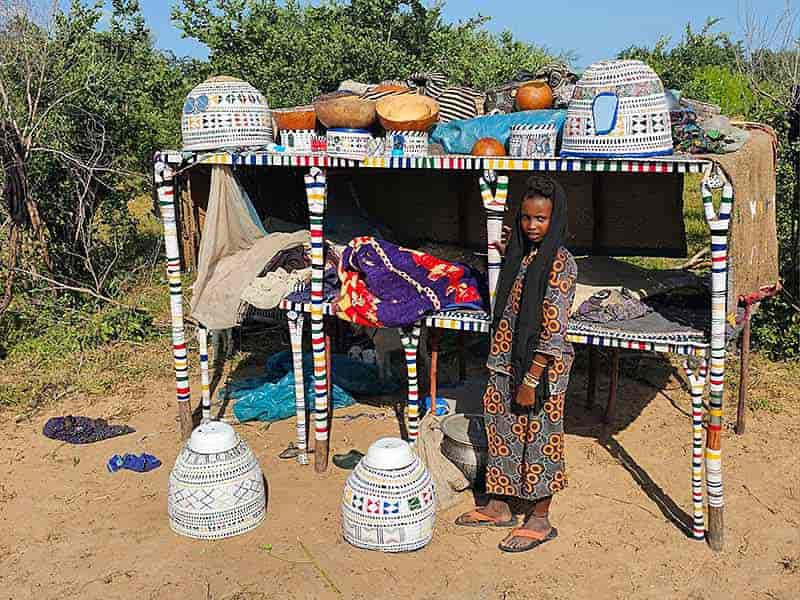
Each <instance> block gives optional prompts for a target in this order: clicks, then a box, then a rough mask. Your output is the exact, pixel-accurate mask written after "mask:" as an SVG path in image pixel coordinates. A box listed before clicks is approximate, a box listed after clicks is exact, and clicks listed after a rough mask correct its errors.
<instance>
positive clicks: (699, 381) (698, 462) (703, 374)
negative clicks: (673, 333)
mask: <svg viewBox="0 0 800 600" xmlns="http://www.w3.org/2000/svg"><path fill="white" fill-rule="evenodd" d="M683 369H684V371H686V375H687V377H688V378H689V391H690V393H691V395H692V507H693V510H692V512H693V517H692V536H693V537H694V538H695V539H696V540H702V539H704V538H705V536H706V524H705V514H704V512H703V390H705V389H706V381H707V379H708V362H707V361H706V360H705V359H703V360H702V362H701V363H700V366H699V367H698V368H697V369H696V370H695V369H693V368H692V367H691V366H690V365H689V362H688V361H686V362H685V363H683Z"/></svg>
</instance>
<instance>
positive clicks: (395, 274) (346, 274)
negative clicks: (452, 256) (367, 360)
mask: <svg viewBox="0 0 800 600" xmlns="http://www.w3.org/2000/svg"><path fill="white" fill-rule="evenodd" d="M339 278H340V279H341V281H342V289H341V294H340V297H339V302H338V313H337V314H338V316H339V317H340V318H342V319H344V320H346V321H352V322H353V323H357V324H359V325H366V326H369V327H405V326H408V325H411V324H412V323H415V322H417V321H419V319H420V317H422V316H423V315H424V314H425V313H427V312H430V311H434V310H441V309H442V308H445V307H450V306H469V307H473V308H474V307H478V308H483V303H482V298H481V295H480V292H479V289H478V285H479V284H478V278H477V276H476V274H475V273H473V271H472V270H471V269H470V268H469V267H467V266H466V265H461V264H458V263H449V262H446V261H443V260H441V259H439V258H436V257H435V256H431V255H430V254H425V253H423V252H419V251H417V250H409V249H408V248H401V247H400V246H396V245H394V244H391V243H389V242H386V241H384V240H377V239H375V238H372V237H359V238H355V239H354V240H352V241H351V242H350V243H349V244H348V246H347V248H346V249H345V251H344V254H343V255H342V261H341V264H340V266H339Z"/></svg>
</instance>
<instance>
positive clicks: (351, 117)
mask: <svg viewBox="0 0 800 600" xmlns="http://www.w3.org/2000/svg"><path fill="white" fill-rule="evenodd" d="M314 110H316V112H317V118H318V119H319V120H320V122H321V123H322V124H323V125H325V127H327V128H329V129H331V128H338V127H341V128H346V129H369V128H370V127H372V124H373V123H374V122H375V117H376V115H375V102H374V101H373V100H362V99H361V98H359V97H358V96H334V97H322V98H319V99H317V100H316V101H315V102H314Z"/></svg>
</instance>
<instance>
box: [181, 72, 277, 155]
mask: <svg viewBox="0 0 800 600" xmlns="http://www.w3.org/2000/svg"><path fill="white" fill-rule="evenodd" d="M181 133H182V135H183V148H184V150H213V149H215V148H249V147H254V146H266V145H267V144H270V143H271V142H272V141H273V135H272V122H271V119H270V113H269V106H268V105H267V100H266V98H264V96H263V95H262V94H261V92H259V91H258V90H257V89H256V88H254V87H253V86H252V85H250V84H249V83H247V82H246V81H241V80H240V79H234V78H233V77H212V78H211V79H208V80H206V81H204V82H203V83H201V84H200V85H198V86H197V87H196V88H194V89H193V90H192V91H191V92H189V95H188V96H187V97H186V100H185V102H184V105H183V114H182V116H181Z"/></svg>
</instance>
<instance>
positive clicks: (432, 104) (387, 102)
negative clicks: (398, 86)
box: [375, 94, 439, 131]
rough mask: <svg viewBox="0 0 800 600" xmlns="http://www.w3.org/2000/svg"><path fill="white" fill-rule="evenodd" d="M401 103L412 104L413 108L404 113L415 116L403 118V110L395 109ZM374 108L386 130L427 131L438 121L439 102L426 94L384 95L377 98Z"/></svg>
mask: <svg viewBox="0 0 800 600" xmlns="http://www.w3.org/2000/svg"><path fill="white" fill-rule="evenodd" d="M401 103H412V104H414V105H415V107H414V109H415V110H414V109H412V110H409V111H408V112H407V113H406V114H408V115H414V116H415V117H416V118H404V117H403V112H404V111H398V110H396V109H397V108H398V106H399V105H400V104H401ZM375 109H376V111H377V113H378V120H379V121H380V122H381V125H382V126H383V128H384V129H385V130H386V131H427V130H428V129H430V128H431V127H433V126H434V125H436V123H437V122H438V121H439V103H438V102H436V100H434V99H433V98H429V97H428V96H418V95H412V94H402V95H399V96H386V97H385V98H381V99H380V100H378V103H377V105H376V106H375Z"/></svg>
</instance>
